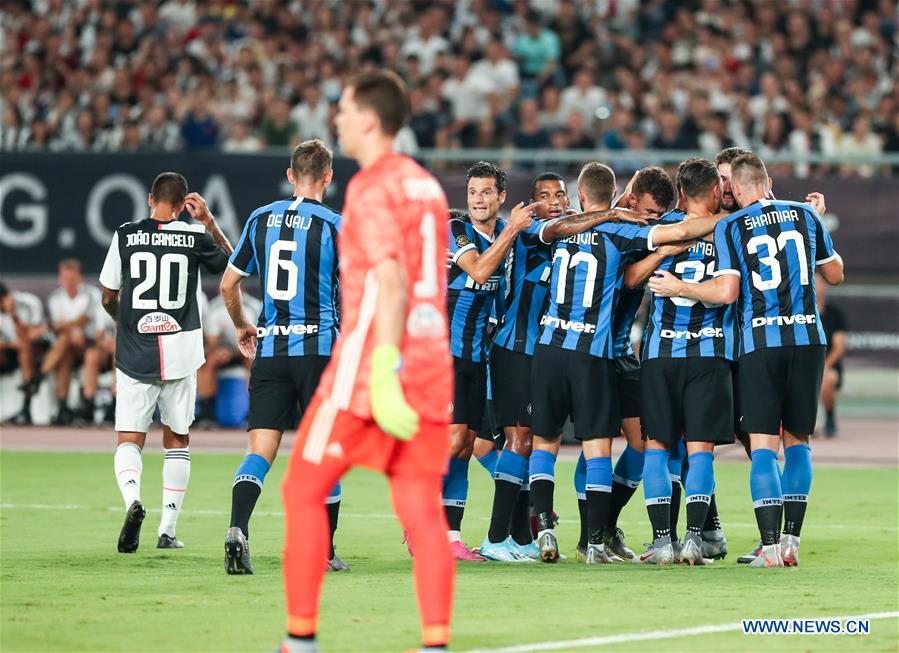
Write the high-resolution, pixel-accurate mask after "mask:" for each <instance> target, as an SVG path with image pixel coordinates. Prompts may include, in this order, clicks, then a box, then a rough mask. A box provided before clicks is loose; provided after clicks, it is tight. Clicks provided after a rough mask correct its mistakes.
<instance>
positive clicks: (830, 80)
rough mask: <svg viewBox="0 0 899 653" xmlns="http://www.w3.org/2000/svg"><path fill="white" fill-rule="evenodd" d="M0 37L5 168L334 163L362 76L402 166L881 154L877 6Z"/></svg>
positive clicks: (522, 5)
mask: <svg viewBox="0 0 899 653" xmlns="http://www.w3.org/2000/svg"><path fill="white" fill-rule="evenodd" d="M2 30H3V34H2V37H3V38H2V42H3V52H2V64H0V95H2V133H0V149H2V150H5V151H8V150H22V149H33V150H51V151H60V150H69V151H73V150H74V151H83V150H91V151H137V150H163V151H172V150H181V149H188V150H198V149H213V148H218V149H221V150H224V151H227V152H254V151H258V150H261V149H263V148H266V147H275V148H283V147H286V146H289V145H291V144H293V143H296V142H298V141H299V140H302V139H307V138H312V137H318V138H322V139H323V140H325V141H326V142H328V143H329V144H332V145H333V144H335V143H334V140H335V139H334V128H333V124H332V116H333V114H334V112H335V103H336V102H337V100H338V98H339V96H340V91H341V87H342V84H343V81H344V80H345V79H346V77H347V76H348V75H351V74H354V73H356V72H358V71H360V70H363V69H365V68H366V67H370V66H379V67H389V68H392V69H394V70H397V71H398V72H400V73H401V74H402V75H403V76H404V77H405V79H406V80H407V82H408V84H409V86H410V89H411V96H410V101H411V104H412V111H413V114H412V121H411V124H410V125H409V127H408V128H407V129H406V130H404V132H403V134H402V137H401V139H400V143H401V148H402V149H403V150H405V151H408V152H410V153H414V152H415V151H417V150H419V149H421V148H434V147H438V148H461V147H491V148H519V149H534V148H560V149H572V148H596V147H602V148H609V149H618V150H642V149H661V150H665V149H669V150H674V149H677V150H699V151H703V152H716V151H718V150H720V149H721V148H723V147H726V146H729V145H734V144H736V145H746V146H751V147H754V148H756V149H757V150H758V151H759V152H760V154H761V155H762V156H768V157H770V156H771V155H772V154H788V155H793V156H795V157H800V158H801V157H802V156H803V155H806V154H808V153H810V152H813V153H822V154H824V155H833V156H851V155H878V154H880V153H882V152H885V151H886V152H896V151H899V76H897V9H896V3H895V2H894V1H893V0H792V1H789V0H755V1H748V0H643V1H642V2H641V1H639V0H421V1H416V0H290V1H280V2H279V1H275V0H253V1H252V2H236V1H233V0H166V1H164V2H160V3H156V2H146V1H144V2H134V1H129V0H119V1H112V0H33V1H31V2H28V1H24V0H19V1H18V2H17V1H15V0H7V1H6V2H5V3H4V15H3V19H2ZM808 171H809V167H808V166H807V165H799V166H797V168H796V172H797V173H798V174H800V175H804V174H806V173H807V172H808ZM833 171H835V172H841V173H845V174H861V175H871V174H873V173H874V172H875V171H876V170H875V168H873V167H872V166H842V167H840V166H837V167H835V168H833Z"/></svg>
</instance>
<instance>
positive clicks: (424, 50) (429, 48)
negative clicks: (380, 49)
mask: <svg viewBox="0 0 899 653" xmlns="http://www.w3.org/2000/svg"><path fill="white" fill-rule="evenodd" d="M442 16H443V12H442V11H440V10H439V9H438V8H436V7H435V8H433V9H430V10H425V11H422V12H421V13H420V14H419V16H418V26H417V28H415V29H413V30H412V34H411V36H410V37H408V38H407V39H406V40H405V42H404V44H403V47H402V48H401V49H400V53H401V54H402V55H403V56H408V55H410V54H415V56H416V57H418V60H419V61H420V62H421V73H422V75H430V74H431V71H432V70H434V64H435V63H436V61H437V53H439V52H446V51H447V50H449V47H450V45H449V41H447V40H446V39H445V38H443V36H441V35H440V30H441V29H442V25H441V24H440V21H441V20H442Z"/></svg>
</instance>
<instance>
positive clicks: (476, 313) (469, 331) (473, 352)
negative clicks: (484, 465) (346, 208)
mask: <svg viewBox="0 0 899 653" xmlns="http://www.w3.org/2000/svg"><path fill="white" fill-rule="evenodd" d="M467 176H468V187H467V193H468V212H469V213H468V217H467V219H466V218H462V217H455V218H453V219H451V220H450V221H449V241H448V242H449V249H450V253H451V255H452V265H451V266H450V269H449V272H448V275H447V293H446V300H447V315H448V317H449V320H450V351H451V353H452V355H453V372H454V376H455V394H454V397H453V418H452V424H451V425H450V461H449V472H448V473H447V475H446V477H445V479H444V484H443V505H444V511H445V513H446V521H447V524H448V526H449V538H450V543H451V546H452V549H453V554H454V555H455V556H456V559H457V560H465V561H482V560H484V559H485V558H483V557H481V556H478V555H475V554H474V553H472V552H471V551H469V550H468V548H467V547H466V546H465V545H464V544H463V543H462V537H461V528H462V515H463V513H464V511H465V504H466V501H467V498H468V462H469V460H471V456H472V452H473V449H474V445H475V438H476V436H477V432H478V431H479V430H480V429H481V425H482V421H483V417H484V408H485V404H486V402H487V350H488V334H487V331H488V324H489V321H490V316H491V314H494V315H496V314H501V310H500V311H496V303H497V301H499V302H500V304H502V299H501V288H500V286H501V280H502V278H503V276H504V274H505V259H506V254H507V253H508V251H509V249H510V248H511V246H512V245H513V244H514V243H515V239H516V237H517V235H518V233H519V232H520V231H521V230H522V229H524V228H527V227H529V226H530V225H531V211H532V210H533V209H534V208H535V206H536V205H529V206H524V205H523V204H521V203H519V204H518V205H517V206H516V207H515V208H513V209H512V213H511V215H510V217H509V221H508V222H507V221H505V220H502V219H500V218H499V217H498V212H499V208H500V206H502V204H503V202H505V200H506V175H505V173H504V172H503V171H502V170H500V168H498V167H497V166H495V165H493V164H491V163H487V162H486V161H480V162H478V163H476V164H475V165H473V166H472V167H471V168H469V170H468V175H467ZM491 445H492V442H491ZM491 450H492V447H491Z"/></svg>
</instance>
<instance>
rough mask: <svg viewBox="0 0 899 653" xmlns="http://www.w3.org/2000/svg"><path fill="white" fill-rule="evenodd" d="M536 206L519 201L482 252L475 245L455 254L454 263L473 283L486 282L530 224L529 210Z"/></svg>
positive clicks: (535, 204)
mask: <svg viewBox="0 0 899 653" xmlns="http://www.w3.org/2000/svg"><path fill="white" fill-rule="evenodd" d="M536 206H537V203H534V204H528V205H527V206H525V204H524V202H519V203H518V204H517V205H516V206H515V207H514V208H513V209H512V214H511V215H510V216H509V221H508V223H507V224H506V228H505V229H503V230H502V231H501V232H500V233H499V235H498V236H497V237H496V240H495V241H493V243H492V244H491V245H490V247H488V248H487V249H486V250H485V251H484V252H482V253H479V252H478V251H477V248H475V247H472V248H469V249H467V250H465V251H463V252H462V253H461V254H459V255H458V256H457V258H456V265H458V266H459V267H460V268H462V270H463V271H464V272H465V273H466V274H467V275H468V276H469V277H471V278H472V279H474V281H475V283H487V281H488V280H489V279H490V277H492V276H493V274H494V273H495V272H496V270H497V268H499V266H500V264H501V263H502V262H503V259H504V258H505V256H506V253H508V251H509V249H510V248H511V247H512V244H513V243H514V242H515V238H516V237H517V236H518V234H519V233H521V231H522V230H524V229H527V228H528V227H530V226H531V223H532V221H533V219H532V218H531V211H533V210H534V208H535V207H536ZM450 235H451V236H452V234H450Z"/></svg>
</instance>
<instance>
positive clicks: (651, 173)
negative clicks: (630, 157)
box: [631, 166, 674, 210]
mask: <svg viewBox="0 0 899 653" xmlns="http://www.w3.org/2000/svg"><path fill="white" fill-rule="evenodd" d="M631 192H632V193H633V194H634V195H636V196H637V197H639V196H641V195H645V194H646V193H649V195H650V196H651V197H652V199H653V200H655V203H656V204H658V205H659V206H661V207H662V208H663V209H666V210H667V209H668V207H669V206H671V202H673V201H674V182H673V181H671V176H670V175H669V174H668V173H667V172H665V171H664V170H663V169H662V168H660V167H659V166H649V167H648V168H643V169H642V170H640V172H638V173H637V178H636V179H634V185H633V187H632V188H631Z"/></svg>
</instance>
